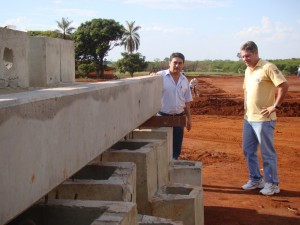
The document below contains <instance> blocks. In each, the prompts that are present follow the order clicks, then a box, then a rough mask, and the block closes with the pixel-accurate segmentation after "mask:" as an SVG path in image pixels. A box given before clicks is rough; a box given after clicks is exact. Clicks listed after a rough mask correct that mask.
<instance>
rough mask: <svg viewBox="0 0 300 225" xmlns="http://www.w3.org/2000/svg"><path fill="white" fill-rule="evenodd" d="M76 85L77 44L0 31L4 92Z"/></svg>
mask: <svg viewBox="0 0 300 225" xmlns="http://www.w3.org/2000/svg"><path fill="white" fill-rule="evenodd" d="M74 82H75V53H74V42H73V41H70V40H63V39H60V38H50V37H32V36H28V34H27V33H26V32H22V31H16V30H12V29H7V28H0V88H8V87H13V88H16V87H21V88H28V87H50V86H55V85H56V86H57V85H58V84H62V83H74Z"/></svg>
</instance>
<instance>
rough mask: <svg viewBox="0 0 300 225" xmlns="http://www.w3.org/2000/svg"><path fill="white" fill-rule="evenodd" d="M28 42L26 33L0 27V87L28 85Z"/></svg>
mask: <svg viewBox="0 0 300 225" xmlns="http://www.w3.org/2000/svg"><path fill="white" fill-rule="evenodd" d="M29 43H30V40H29V36H28V34H27V33H25V32H20V31H16V30H12V29H7V28H0V88H7V87H13V88H15V87H22V88H25V87H28V86H29V64H28V62H29V61H30V56H29V54H30V49H29Z"/></svg>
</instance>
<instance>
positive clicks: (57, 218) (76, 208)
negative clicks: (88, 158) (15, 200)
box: [7, 200, 137, 225]
mask: <svg viewBox="0 0 300 225" xmlns="http://www.w3.org/2000/svg"><path fill="white" fill-rule="evenodd" d="M21 224H22V225H56V224H63V225H108V224H109V225H137V209H136V204H135V203H131V202H109V201H81V200H49V201H48V202H39V203H37V204H35V205H33V206H32V207H31V208H29V209H27V210H26V211H25V212H23V213H22V214H20V215H19V216H18V217H17V218H15V219H14V220H12V221H11V222H10V223H8V224H7V225H21Z"/></svg>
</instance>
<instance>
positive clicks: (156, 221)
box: [138, 214, 183, 225]
mask: <svg viewBox="0 0 300 225" xmlns="http://www.w3.org/2000/svg"><path fill="white" fill-rule="evenodd" d="M150 224H152V225H183V223H182V221H173V220H170V219H166V218H161V217H155V216H148V215H141V214H139V215H138V225H150Z"/></svg>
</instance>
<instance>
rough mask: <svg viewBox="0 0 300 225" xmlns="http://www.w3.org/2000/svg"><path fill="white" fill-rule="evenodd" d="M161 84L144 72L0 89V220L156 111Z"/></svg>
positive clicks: (21, 208)
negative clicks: (129, 76) (93, 80)
mask: <svg viewBox="0 0 300 225" xmlns="http://www.w3.org/2000/svg"><path fill="white" fill-rule="evenodd" d="M161 85H162V83H161V77H160V76H154V77H153V76H146V77H138V78H132V79H124V80H115V81H107V82H102V83H80V84H76V85H73V86H68V87H61V88H47V89H40V90H34V91H27V92H22V93H11V94H2V95H1V94H0V146H1V151H0V180H3V181H5V182H4V183H2V185H0V199H1V201H0V208H1V210H0V224H4V223H5V222H6V221H8V220H10V219H12V218H13V217H15V216H17V214H18V213H20V212H22V211H23V210H25V209H26V208H27V207H30V206H31V205H32V204H33V203H35V202H36V201H37V200H38V199H40V198H41V197H42V196H44V195H45V194H47V193H49V192H50V191H51V190H52V189H53V188H55V187H56V186H58V185H59V184H61V183H62V182H64V181H65V180H66V179H68V178H69V177H70V176H72V175H73V174H74V173H76V172H77V171H79V170H80V169H81V168H83V167H84V166H85V165H87V164H88V163H89V162H90V161H92V160H93V159H94V158H96V157H97V156H99V155H100V154H101V153H102V152H104V151H105V150H106V149H108V148H109V147H111V146H112V145H113V144H115V143H116V142H118V141H119V140H120V139H122V138H123V137H124V136H125V135H127V134H128V133H129V132H131V131H132V130H134V129H136V127H138V126H139V125H140V124H141V123H143V122H144V121H145V120H147V119H148V118H149V117H151V116H152V115H153V114H154V113H155V112H157V111H158V110H159V108H160V94H161V92H160V91H159V90H161ZM149 87H151V88H149ZM16 165H18V166H17V168H18V169H17V170H16ZM155 179H156V181H157V178H155ZM15 202H18V204H14V203H15Z"/></svg>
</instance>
